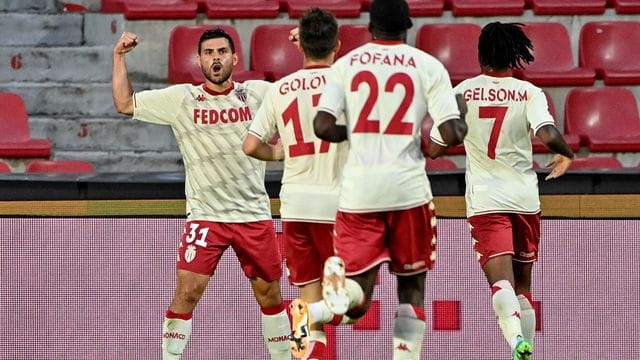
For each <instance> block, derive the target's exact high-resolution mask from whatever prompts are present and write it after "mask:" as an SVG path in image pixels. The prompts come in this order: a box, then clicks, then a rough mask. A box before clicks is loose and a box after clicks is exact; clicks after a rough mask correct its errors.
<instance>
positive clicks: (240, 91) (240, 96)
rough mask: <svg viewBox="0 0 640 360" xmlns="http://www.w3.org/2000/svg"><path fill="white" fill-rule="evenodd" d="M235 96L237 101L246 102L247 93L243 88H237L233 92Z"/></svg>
mask: <svg viewBox="0 0 640 360" xmlns="http://www.w3.org/2000/svg"><path fill="white" fill-rule="evenodd" d="M235 94H236V97H237V98H238V100H240V101H242V102H243V103H246V102H247V91H246V90H245V89H244V88H241V87H240V88H237V89H236V90H235Z"/></svg>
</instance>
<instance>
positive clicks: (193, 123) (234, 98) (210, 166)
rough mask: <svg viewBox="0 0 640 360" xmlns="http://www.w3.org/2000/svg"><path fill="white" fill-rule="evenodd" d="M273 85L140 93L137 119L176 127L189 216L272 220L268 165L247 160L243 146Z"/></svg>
mask: <svg viewBox="0 0 640 360" xmlns="http://www.w3.org/2000/svg"><path fill="white" fill-rule="evenodd" d="M270 87H271V84H270V83H268V82H265V81H246V82H244V83H242V84H240V83H234V84H233V88H232V89H230V90H228V91H226V92H223V93H216V92H213V91H211V90H209V89H207V88H205V86H204V85H200V86H193V85H190V84H181V85H174V86H170V87H168V88H165V89H160V90H147V91H142V92H138V93H135V94H134V113H133V117H134V118H135V119H139V120H142V121H146V122H151V123H156V124H163V125H169V126H171V129H172V130H173V133H174V134H175V137H176V141H177V143H178V147H179V148H180V152H181V153H182V158H183V160H184V168H185V195H186V199H187V217H188V219H189V221H191V220H208V221H216V222H230V223H237V222H249V221H259V220H268V219H271V207H270V203H269V196H268V195H267V192H266V189H265V186H264V175H265V168H266V163H265V162H264V161H260V160H256V159H253V158H251V157H248V156H246V155H245V154H244V153H243V152H242V143H243V141H244V137H245V135H246V134H247V129H248V127H249V125H250V124H251V121H252V120H253V117H254V114H255V113H256V112H257V110H258V107H259V105H260V103H261V102H262V99H263V98H264V95H265V93H266V91H267V90H268V89H269V88H270Z"/></svg>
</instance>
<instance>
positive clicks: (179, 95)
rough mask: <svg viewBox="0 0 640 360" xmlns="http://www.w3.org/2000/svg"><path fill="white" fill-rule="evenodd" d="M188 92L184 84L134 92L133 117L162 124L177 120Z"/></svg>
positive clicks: (169, 123)
mask: <svg viewBox="0 0 640 360" xmlns="http://www.w3.org/2000/svg"><path fill="white" fill-rule="evenodd" d="M186 94H187V91H185V88H184V86H183V85H174V86H170V87H167V88H164V89H159V90H145V91H141V92H137V93H135V94H133V118H134V119H137V120H141V121H145V122H150V123H154V124H161V125H171V124H172V123H174V122H175V121H177V118H178V113H179V112H180V108H181V107H182V101H183V99H184V97H185V95H186Z"/></svg>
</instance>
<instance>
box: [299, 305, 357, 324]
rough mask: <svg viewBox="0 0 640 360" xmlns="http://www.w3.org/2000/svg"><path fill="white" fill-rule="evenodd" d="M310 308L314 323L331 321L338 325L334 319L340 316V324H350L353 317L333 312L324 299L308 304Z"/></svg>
mask: <svg viewBox="0 0 640 360" xmlns="http://www.w3.org/2000/svg"><path fill="white" fill-rule="evenodd" d="M307 306H308V309H309V315H310V316H311V322H313V323H314V324H317V323H319V324H327V323H331V324H333V325H338V324H337V323H334V321H335V320H334V319H336V317H338V320H339V324H340V325H342V324H350V321H351V318H350V317H348V316H347V315H335V314H333V313H332V312H331V310H330V309H329V307H328V306H327V303H326V302H324V300H320V301H318V302H314V303H311V304H307Z"/></svg>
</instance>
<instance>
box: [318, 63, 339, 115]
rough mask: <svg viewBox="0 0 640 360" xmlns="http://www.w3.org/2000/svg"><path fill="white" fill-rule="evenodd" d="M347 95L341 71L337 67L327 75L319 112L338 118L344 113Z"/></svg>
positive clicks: (332, 68)
mask: <svg viewBox="0 0 640 360" xmlns="http://www.w3.org/2000/svg"><path fill="white" fill-rule="evenodd" d="M344 103H345V93H344V85H343V84H342V78H341V76H340V69H339V67H337V66H336V65H334V66H333V67H331V70H330V71H329V72H328V74H327V84H326V85H325V86H324V89H323V90H322V95H321V96H320V102H319V103H318V111H325V112H328V113H329V114H331V115H333V116H334V117H336V118H338V117H339V116H340V114H342V112H343V111H344V107H345V104H344Z"/></svg>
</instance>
